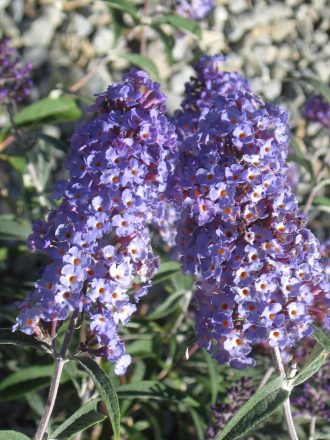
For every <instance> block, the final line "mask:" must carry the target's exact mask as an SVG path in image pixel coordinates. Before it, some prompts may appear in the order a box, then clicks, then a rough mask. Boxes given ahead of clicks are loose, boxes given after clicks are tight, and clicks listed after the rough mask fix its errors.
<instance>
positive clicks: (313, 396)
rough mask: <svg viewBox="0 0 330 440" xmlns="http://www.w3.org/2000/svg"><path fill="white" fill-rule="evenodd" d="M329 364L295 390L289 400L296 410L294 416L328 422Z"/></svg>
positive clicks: (329, 410)
mask: <svg viewBox="0 0 330 440" xmlns="http://www.w3.org/2000/svg"><path fill="white" fill-rule="evenodd" d="M329 395H330V363H329V362H328V363H326V364H324V366H323V367H322V368H321V369H320V370H319V371H318V372H317V373H316V374H315V375H314V376H313V377H312V378H311V379H310V380H308V381H307V382H304V384H303V385H301V387H298V388H295V392H294V394H293V397H292V399H291V403H292V405H293V406H294V407H295V408H296V411H295V412H294V415H295V416H297V417H304V418H307V419H311V417H316V418H318V419H323V420H329V418H330V406H329Z"/></svg>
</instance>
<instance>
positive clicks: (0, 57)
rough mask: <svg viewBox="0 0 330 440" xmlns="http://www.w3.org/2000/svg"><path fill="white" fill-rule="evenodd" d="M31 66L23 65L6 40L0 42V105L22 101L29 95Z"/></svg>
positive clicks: (29, 64) (28, 64)
mask: <svg viewBox="0 0 330 440" xmlns="http://www.w3.org/2000/svg"><path fill="white" fill-rule="evenodd" d="M31 70H32V64H31V63H27V64H24V63H23V62H22V60H21V58H20V57H19V56H18V55H17V52H16V50H15V49H13V48H11V47H9V45H8V40H5V39H2V40H0V104H6V103H9V102H11V101H14V102H16V103H18V102H21V101H23V100H24V99H25V98H26V97H27V96H29V95H30V92H31V88H32V80H31Z"/></svg>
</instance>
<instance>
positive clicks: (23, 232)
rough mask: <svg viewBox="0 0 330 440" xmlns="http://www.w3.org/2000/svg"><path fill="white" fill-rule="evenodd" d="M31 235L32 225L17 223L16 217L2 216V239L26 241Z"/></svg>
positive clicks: (0, 223)
mask: <svg viewBox="0 0 330 440" xmlns="http://www.w3.org/2000/svg"><path fill="white" fill-rule="evenodd" d="M30 233H31V225H30V224H29V223H27V222H23V221H21V222H20V223H19V222H18V221H16V219H15V218H14V216H12V215H8V214H2V215H0V239H1V240H23V241H25V240H26V239H27V238H28V236H29V234H30Z"/></svg>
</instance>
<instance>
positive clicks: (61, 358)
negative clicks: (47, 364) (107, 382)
mask: <svg viewBox="0 0 330 440" xmlns="http://www.w3.org/2000/svg"><path fill="white" fill-rule="evenodd" d="M78 314H79V311H78V310H75V311H74V312H73V313H72V316H71V320H70V324H69V327H68V330H67V332H66V334H65V336H64V340H63V344H62V347H61V350H60V352H59V354H58V355H57V357H56V362H55V370H54V374H53V377H52V381H51V384H50V388H49V393H48V397H47V402H46V405H45V409H44V412H43V415H42V417H41V420H40V423H39V426H38V429H37V432H36V435H35V440H43V438H44V434H45V432H46V429H47V426H48V423H49V420H50V417H51V415H52V412H53V409H54V405H55V400H56V396H57V392H58V387H59V385H60V381H61V375H62V371H63V367H64V364H65V363H66V359H65V356H66V352H67V351H68V348H69V344H70V341H71V338H72V335H73V332H74V329H75V327H76V322H77V318H78Z"/></svg>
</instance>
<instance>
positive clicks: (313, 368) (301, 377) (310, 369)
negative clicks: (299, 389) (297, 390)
mask: <svg viewBox="0 0 330 440" xmlns="http://www.w3.org/2000/svg"><path fill="white" fill-rule="evenodd" d="M328 356H329V353H328V352H327V351H326V350H324V349H323V348H322V346H320V345H318V344H317V346H316V347H315V348H314V350H313V352H312V354H311V356H310V358H309V359H307V361H306V363H305V364H304V366H303V367H302V369H301V371H300V372H299V373H298V374H297V375H296V376H295V377H294V378H293V379H292V381H291V386H293V387H296V386H297V385H300V384H301V383H303V382H305V381H306V380H308V379H309V378H310V377H312V376H313V375H314V374H315V373H317V372H318V371H319V369H320V368H321V367H322V365H323V364H324V362H325V361H326V360H327V358H328Z"/></svg>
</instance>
